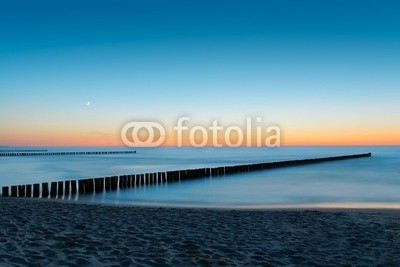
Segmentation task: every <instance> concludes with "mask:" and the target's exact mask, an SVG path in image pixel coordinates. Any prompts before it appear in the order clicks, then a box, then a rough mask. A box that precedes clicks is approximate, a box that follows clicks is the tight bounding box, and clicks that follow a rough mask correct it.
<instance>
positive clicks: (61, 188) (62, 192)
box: [57, 181, 64, 198]
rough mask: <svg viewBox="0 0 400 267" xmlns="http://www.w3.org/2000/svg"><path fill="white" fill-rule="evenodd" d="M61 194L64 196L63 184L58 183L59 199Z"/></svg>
mask: <svg viewBox="0 0 400 267" xmlns="http://www.w3.org/2000/svg"><path fill="white" fill-rule="evenodd" d="M63 194H64V182H62V181H60V182H58V191H57V196H58V198H61V197H62V196H63Z"/></svg>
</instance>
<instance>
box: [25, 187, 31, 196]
mask: <svg viewBox="0 0 400 267" xmlns="http://www.w3.org/2000/svg"><path fill="white" fill-rule="evenodd" d="M25 197H32V185H31V184H27V185H26V192H25Z"/></svg>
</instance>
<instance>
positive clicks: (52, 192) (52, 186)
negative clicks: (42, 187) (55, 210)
mask: <svg viewBox="0 0 400 267" xmlns="http://www.w3.org/2000/svg"><path fill="white" fill-rule="evenodd" d="M50 196H51V197H56V196H57V182H51V183H50Z"/></svg>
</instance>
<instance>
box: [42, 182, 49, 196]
mask: <svg viewBox="0 0 400 267" xmlns="http://www.w3.org/2000/svg"><path fill="white" fill-rule="evenodd" d="M48 197H49V183H42V198H48Z"/></svg>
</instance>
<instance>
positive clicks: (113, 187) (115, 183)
mask: <svg viewBox="0 0 400 267" xmlns="http://www.w3.org/2000/svg"><path fill="white" fill-rule="evenodd" d="M117 188H118V176H112V177H111V190H117Z"/></svg>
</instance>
